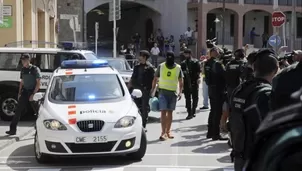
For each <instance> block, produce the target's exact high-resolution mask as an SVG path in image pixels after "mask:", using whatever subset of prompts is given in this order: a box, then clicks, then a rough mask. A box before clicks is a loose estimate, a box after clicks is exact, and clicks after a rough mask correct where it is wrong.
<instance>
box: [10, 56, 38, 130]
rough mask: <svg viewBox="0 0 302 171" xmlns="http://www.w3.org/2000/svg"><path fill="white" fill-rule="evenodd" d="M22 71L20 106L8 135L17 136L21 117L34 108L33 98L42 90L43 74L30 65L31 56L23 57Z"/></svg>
mask: <svg viewBox="0 0 302 171" xmlns="http://www.w3.org/2000/svg"><path fill="white" fill-rule="evenodd" d="M21 62H22V65H23V67H22V69H21V72H20V79H21V81H20V85H19V93H18V106H17V109H16V112H15V116H14V118H13V120H12V122H11V124H10V130H9V131H6V134H8V135H15V134H16V132H17V125H18V122H19V120H20V117H21V116H22V114H23V113H25V112H26V111H27V109H28V107H29V106H31V107H32V106H33V104H32V103H33V96H34V94H35V93H37V92H38V91H39V89H40V79H41V72H40V69H39V68H38V67H36V66H34V65H32V64H31V63H30V56H29V54H23V55H22V56H21Z"/></svg>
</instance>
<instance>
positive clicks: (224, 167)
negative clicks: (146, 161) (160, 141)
mask: <svg viewBox="0 0 302 171" xmlns="http://www.w3.org/2000/svg"><path fill="white" fill-rule="evenodd" d="M114 167H118V166H116V165H115V166H99V167H94V169H95V170H94V171H97V170H98V171H101V169H103V168H114ZM122 167H123V168H165V169H172V170H173V169H229V170H227V171H233V170H234V169H233V167H232V166H170V165H130V166H122ZM80 168H84V170H86V168H87V166H71V167H70V166H56V167H51V166H50V167H41V166H40V167H39V166H32V167H21V166H20V167H14V166H10V167H6V166H0V170H9V169H13V170H19V169H32V171H34V170H33V169H40V170H41V171H44V170H47V169H53V171H59V170H60V169H80ZM54 169H56V170H54ZM36 171H37V170H36ZM102 171H104V170H102ZM105 171H106V170H105Z"/></svg>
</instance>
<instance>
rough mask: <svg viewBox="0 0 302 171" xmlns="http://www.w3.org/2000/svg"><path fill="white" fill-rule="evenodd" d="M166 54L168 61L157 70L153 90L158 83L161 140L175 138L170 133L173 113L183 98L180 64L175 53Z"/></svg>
mask: <svg viewBox="0 0 302 171" xmlns="http://www.w3.org/2000/svg"><path fill="white" fill-rule="evenodd" d="M166 55H167V58H166V62H163V63H161V64H160V65H159V66H158V68H157V70H156V72H155V76H154V80H153V83H152V91H151V92H153V90H154V89H155V88H156V84H158V88H159V95H158V100H159V110H160V111H161V126H162V133H161V135H160V137H159V139H160V140H161V141H164V140H166V139H173V138H174V137H173V135H171V133H170V130H171V125H172V119H173V117H172V114H173V111H174V110H175V108H176V102H177V100H180V99H181V93H182V90H183V77H184V76H183V73H182V71H181V67H180V65H178V64H176V63H175V61H174V53H173V52H167V54H166ZM177 89H178V91H177Z"/></svg>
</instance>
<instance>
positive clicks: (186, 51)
mask: <svg viewBox="0 0 302 171" xmlns="http://www.w3.org/2000/svg"><path fill="white" fill-rule="evenodd" d="M184 53H187V54H191V53H192V51H191V49H185V50H184Z"/></svg>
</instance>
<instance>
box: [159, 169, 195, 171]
mask: <svg viewBox="0 0 302 171" xmlns="http://www.w3.org/2000/svg"><path fill="white" fill-rule="evenodd" d="M190 170H191V169H182V168H156V171H190Z"/></svg>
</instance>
